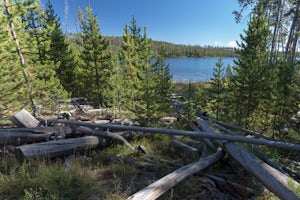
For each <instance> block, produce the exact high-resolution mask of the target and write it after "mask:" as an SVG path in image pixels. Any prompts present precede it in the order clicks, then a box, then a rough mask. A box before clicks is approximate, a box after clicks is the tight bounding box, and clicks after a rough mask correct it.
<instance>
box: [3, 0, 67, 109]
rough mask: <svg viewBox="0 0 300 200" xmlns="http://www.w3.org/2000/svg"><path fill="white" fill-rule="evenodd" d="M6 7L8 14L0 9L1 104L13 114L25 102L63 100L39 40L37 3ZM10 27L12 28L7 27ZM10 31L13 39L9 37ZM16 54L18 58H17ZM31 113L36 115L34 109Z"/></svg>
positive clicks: (45, 43) (41, 33)
mask: <svg viewBox="0 0 300 200" xmlns="http://www.w3.org/2000/svg"><path fill="white" fill-rule="evenodd" d="M6 4H9V5H10V6H9V8H10V12H6V11H5V8H4V7H1V9H2V11H3V12H1V13H2V14H3V18H1V19H2V20H3V21H1V27H2V30H5V31H3V32H1V33H0V35H1V36H0V38H1V40H3V43H2V42H1V45H0V46H1V49H2V51H3V52H5V54H2V53H1V64H0V66H1V73H0V76H1V79H0V80H1V83H0V85H1V91H0V92H1V95H2V96H3V100H4V101H3V104H5V106H7V108H9V109H10V110H16V109H20V108H21V107H25V106H27V105H28V104H29V102H28V100H30V101H31V104H35V103H33V101H32V99H37V100H39V102H40V103H42V102H43V101H44V98H47V99H55V98H57V97H63V96H64V94H65V93H64V91H63V90H62V88H61V86H60V84H59V81H58V80H57V79H56V78H55V71H54V65H53V63H52V62H51V61H49V59H47V56H46V52H47V51H48V50H49V49H48V44H49V42H48V40H46V39H45V38H44V37H43V36H44V35H47V31H46V30H44V29H42V28H41V27H39V25H40V23H41V21H42V18H41V17H40V14H41V12H40V11H41V10H40V9H39V4H38V2H37V1H34V0H32V1H8V0H7V1H6ZM11 23H13V25H14V27H12V26H10V25H11ZM12 31H13V32H14V34H13V35H12V34H10V33H11V32H12ZM16 36H17V38H18V47H17V50H16V42H15V41H16V38H15V37H16ZM38 44H39V45H38ZM20 52H22V58H20V57H19V56H18V53H19V55H20ZM20 59H21V62H20ZM26 85H27V86H26ZM29 97H30V98H29ZM52 102H53V101H52ZM32 109H33V111H34V114H35V115H37V112H36V111H35V107H34V106H32Z"/></svg>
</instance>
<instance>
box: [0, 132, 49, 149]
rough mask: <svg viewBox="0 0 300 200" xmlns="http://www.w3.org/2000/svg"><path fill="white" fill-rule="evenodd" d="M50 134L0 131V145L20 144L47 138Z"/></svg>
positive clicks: (41, 140)
mask: <svg viewBox="0 0 300 200" xmlns="http://www.w3.org/2000/svg"><path fill="white" fill-rule="evenodd" d="M50 136H51V134H48V133H44V134H32V133H29V132H0V146H6V145H21V144H25V143H32V142H43V141H47V140H49V138H50Z"/></svg>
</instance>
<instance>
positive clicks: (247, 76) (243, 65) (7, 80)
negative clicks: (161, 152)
mask: <svg viewBox="0 0 300 200" xmlns="http://www.w3.org/2000/svg"><path fill="white" fill-rule="evenodd" d="M239 3H240V5H241V11H235V12H234V13H235V16H236V19H237V21H238V20H239V19H241V16H242V14H243V13H242V11H243V8H245V7H247V6H253V7H254V9H253V10H252V12H251V13H250V15H249V16H250V20H249V23H248V29H247V30H246V31H245V32H244V33H243V34H242V35H241V42H240V43H239V44H238V46H239V48H237V49H235V51H233V50H232V49H226V48H213V47H205V48H204V47H200V46H188V45H187V46H185V45H173V44H169V43H165V42H157V41H152V40H151V39H150V38H148V36H147V29H146V27H144V28H141V27H138V26H137V25H136V19H135V18H134V17H132V19H131V21H130V22H128V24H125V25H124V29H123V35H122V37H104V36H103V35H101V33H100V25H99V24H98V20H97V17H96V16H95V15H94V14H93V11H92V9H91V8H89V7H87V8H85V9H84V10H80V9H79V11H78V19H79V22H80V32H79V33H78V34H70V35H67V36H66V35H65V34H64V33H63V31H62V27H61V24H60V20H59V18H58V16H57V15H56V14H55V11H54V10H53V6H52V5H51V4H50V2H48V3H47V5H46V6H45V9H42V7H41V6H40V5H39V1H37V0H26V1H25V0H24V1H20V0H4V1H3V3H2V4H1V7H0V9H1V12H0V15H1V16H0V26H1V32H0V69H1V70H0V94H1V95H0V102H1V103H0V104H1V106H2V107H5V108H6V109H8V110H11V111H17V110H19V109H20V108H26V109H28V110H32V111H33V112H34V113H36V114H38V113H37V112H36V111H37V106H38V105H43V104H51V102H53V100H55V99H57V98H68V97H80V96H82V97H87V98H88V99H89V100H90V101H92V102H94V104H95V107H106V106H109V107H113V108H114V109H115V110H116V113H119V114H120V113H126V114H131V115H132V116H134V117H137V118H139V119H143V120H142V123H144V124H148V125H149V124H151V123H152V122H153V120H154V119H156V118H158V117H161V116H164V115H166V114H169V113H170V109H171V98H170V93H171V91H172V82H171V80H172V76H171V75H170V72H169V66H168V65H166V63H165V59H166V58H167V57H179V56H187V57H206V56H213V57H223V56H226V57H228V56H235V57H237V60H236V62H235V65H234V66H231V67H227V66H226V68H225V66H223V64H222V60H219V62H218V63H216V67H215V69H214V77H213V79H212V80H211V82H210V83H208V84H210V87H208V89H207V87H205V88H204V87H203V88H202V87H199V88H197V92H196V95H194V96H189V101H188V102H189V103H191V102H192V104H193V105H197V106H198V107H199V108H200V109H201V110H206V111H208V112H209V113H211V114H212V115H213V116H214V117H216V118H218V119H223V120H226V121H231V122H234V123H236V124H239V125H241V126H243V127H246V128H251V129H254V130H261V131H264V130H272V131H273V133H274V130H279V129H280V128H281V127H282V126H283V124H285V123H286V122H287V121H288V119H289V118H290V117H291V116H292V115H293V114H295V113H296V112H297V111H298V109H299V86H300V83H299V80H300V77H299V64H298V62H297V59H296V58H297V56H296V55H297V50H298V46H297V45H298V37H299V34H298V33H299V30H300V18H299V14H300V13H299V8H300V0H297V1H288V0H276V1H275V0H253V1H246V0H245V1H243V0H239ZM192 104H189V105H192ZM189 112H192V110H191V109H190V110H189Z"/></svg>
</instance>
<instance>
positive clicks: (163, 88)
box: [154, 46, 172, 117]
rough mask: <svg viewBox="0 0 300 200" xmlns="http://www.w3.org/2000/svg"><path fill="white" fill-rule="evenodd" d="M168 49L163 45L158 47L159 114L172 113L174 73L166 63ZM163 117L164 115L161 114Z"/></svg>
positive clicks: (157, 95) (157, 84) (156, 65)
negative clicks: (171, 72)
mask: <svg viewBox="0 0 300 200" xmlns="http://www.w3.org/2000/svg"><path fill="white" fill-rule="evenodd" d="M165 56H166V49H165V48H164V47H163V46H160V47H159V48H158V52H157V55H156V58H155V59H156V62H155V63H154V65H155V68H156V73H155V74H156V76H157V80H156V81H155V84H156V86H155V88H156V89H155V90H156V100H157V103H158V108H157V109H158V114H159V115H165V114H168V113H170V111H171V105H172V99H171V92H172V75H171V74H170V67H169V65H168V64H166V57H165ZM161 117H162V116H161Z"/></svg>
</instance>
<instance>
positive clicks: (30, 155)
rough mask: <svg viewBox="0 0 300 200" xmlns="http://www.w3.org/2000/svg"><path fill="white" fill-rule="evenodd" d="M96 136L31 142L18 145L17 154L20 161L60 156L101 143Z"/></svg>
mask: <svg viewBox="0 0 300 200" xmlns="http://www.w3.org/2000/svg"><path fill="white" fill-rule="evenodd" d="M99 143H100V140H99V138H98V137H96V136H85V137H79V138H71V139H62V140H57V141H49V142H43V143H36V144H29V145H23V146H19V147H16V149H15V156H16V158H17V160H18V161H19V162H20V163H23V162H24V161H25V160H29V159H42V158H53V157H60V156H64V155H68V154H72V153H74V152H75V151H82V150H88V149H91V148H95V147H96V146H97V145H99Z"/></svg>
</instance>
